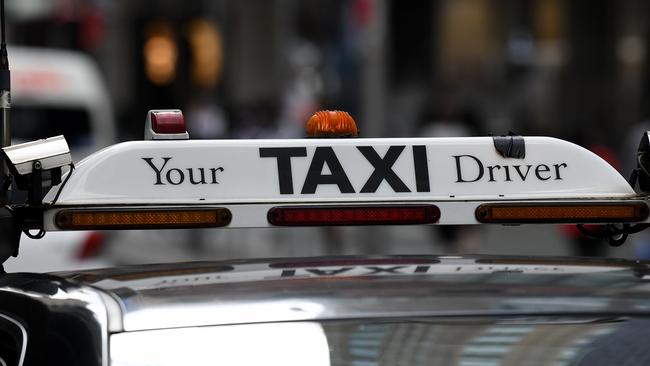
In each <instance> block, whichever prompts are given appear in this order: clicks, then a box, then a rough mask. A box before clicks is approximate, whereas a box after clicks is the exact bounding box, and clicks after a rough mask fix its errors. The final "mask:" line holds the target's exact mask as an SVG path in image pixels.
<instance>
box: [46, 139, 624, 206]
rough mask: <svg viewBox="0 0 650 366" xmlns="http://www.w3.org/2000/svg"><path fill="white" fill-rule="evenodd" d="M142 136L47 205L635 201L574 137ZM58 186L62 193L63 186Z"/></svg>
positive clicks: (96, 161) (106, 156) (100, 156)
mask: <svg viewBox="0 0 650 366" xmlns="http://www.w3.org/2000/svg"><path fill="white" fill-rule="evenodd" d="M523 139H524V143H525V148H526V154H525V157H524V158H507V157H503V156H502V155H501V154H499V153H498V151H497V150H496V149H495V146H494V142H493V139H492V138H490V137H473V138H410V139H356V138H355V139H300V140H200V141H137V142H127V143H122V144H118V145H114V146H112V147H109V148H107V149H104V150H102V151H100V152H98V153H96V154H94V155H91V156H89V157H88V158H87V159H85V160H83V161H82V162H81V163H80V164H78V166H77V168H76V169H75V170H74V172H73V174H72V175H71V176H70V178H69V179H68V180H67V182H66V181H64V184H63V185H61V186H60V187H54V188H53V189H52V190H51V191H50V192H49V194H48V195H47V196H46V198H45V199H44V203H53V201H54V197H55V196H57V194H58V198H57V200H56V206H67V205H122V204H147V205H152V204H153V205H156V204H158V205H164V204H244V203H246V204H251V203H252V204H255V203H278V202H280V203H301V202H397V201H399V202H404V201H445V202H458V201H485V200H516V199H526V200H529V199H589V198H632V197H634V196H635V192H634V190H633V189H632V187H630V185H629V184H628V182H627V181H626V180H625V179H624V178H623V177H622V176H621V175H620V174H619V173H618V172H617V171H616V170H615V169H614V168H612V167H611V166H610V165H609V164H607V163H606V162H605V161H604V160H602V159H601V158H600V157H598V156H597V155H595V154H593V153H592V152H590V151H588V150H586V149H584V148H582V147H580V146H577V145H574V144H572V143H569V142H566V141H562V140H558V139H554V138H548V137H525V138H523ZM59 191H60V192H59Z"/></svg>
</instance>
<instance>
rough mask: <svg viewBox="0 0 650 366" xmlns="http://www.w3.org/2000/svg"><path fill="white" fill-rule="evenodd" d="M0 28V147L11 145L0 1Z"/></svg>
mask: <svg viewBox="0 0 650 366" xmlns="http://www.w3.org/2000/svg"><path fill="white" fill-rule="evenodd" d="M0 27H1V28H2V29H1V31H2V34H1V35H0V36H1V37H2V40H1V42H0V144H2V146H1V147H5V146H9V145H11V127H10V123H9V109H10V108H11V92H10V90H11V81H10V80H11V77H10V73H9V59H8V58H7V43H6V41H5V2H4V0H1V1H0ZM0 174H1V175H0V206H4V205H6V204H7V203H9V197H8V196H9V193H8V192H9V191H8V190H7V189H5V187H4V182H5V180H6V179H8V175H9V170H8V168H7V165H6V163H5V161H4V159H2V161H0Z"/></svg>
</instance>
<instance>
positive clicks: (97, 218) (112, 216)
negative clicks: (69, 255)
mask: <svg viewBox="0 0 650 366" xmlns="http://www.w3.org/2000/svg"><path fill="white" fill-rule="evenodd" d="M231 219H232V214H231V213H230V211H229V210H228V209H225V208H213V209H186V210H183V209H143V210H137V209H132V210H124V209H115V210H109V209H101V210H74V209H70V210H63V211H60V212H58V213H57V214H56V220H55V221H56V225H57V226H58V227H59V228H61V229H63V230H95V229H178V228H204V227H220V226H226V225H228V224H229V223H230V220H231Z"/></svg>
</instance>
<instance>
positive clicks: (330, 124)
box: [307, 111, 359, 137]
mask: <svg viewBox="0 0 650 366" xmlns="http://www.w3.org/2000/svg"><path fill="white" fill-rule="evenodd" d="M358 134H359V131H358V130H357V124H356V122H354V119H353V118H352V116H350V114H349V113H348V112H343V111H320V112H316V113H314V115H313V116H311V118H309V121H307V137H354V136H357V135H358Z"/></svg>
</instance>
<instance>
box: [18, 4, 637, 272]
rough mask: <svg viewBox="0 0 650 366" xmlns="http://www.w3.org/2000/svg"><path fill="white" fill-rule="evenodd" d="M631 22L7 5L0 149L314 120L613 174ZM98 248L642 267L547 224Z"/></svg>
mask: <svg viewBox="0 0 650 366" xmlns="http://www.w3.org/2000/svg"><path fill="white" fill-rule="evenodd" d="M648 14H650V3H648V2H646V1H642V0H626V1H606V0H592V1H578V0H566V1H564V0H422V1H417V2H407V1H398V0H184V1H172V0H156V1H152V0H128V1H127V0H7V18H8V32H9V33H8V40H9V43H10V48H9V55H10V57H13V58H12V59H11V63H10V66H11V69H12V70H15V71H13V73H12V76H13V81H12V82H13V87H14V94H15V98H14V104H15V107H16V108H15V109H16V110H15V114H14V115H13V116H12V118H13V128H14V131H16V133H15V134H14V137H15V138H16V139H21V138H24V139H28V138H37V137H45V135H52V134H53V133H52V132H54V131H62V132H63V133H66V134H67V135H75V141H76V142H75V143H73V145H78V146H79V147H77V148H75V147H73V148H74V149H75V150H77V151H73V153H75V154H76V156H77V157H78V158H81V157H83V156H84V155H85V154H87V152H89V151H92V150H94V149H96V148H97V147H101V146H105V145H107V144H110V143H112V142H114V141H121V140H131V139H141V138H142V129H143V121H144V117H145V114H146V111H147V110H149V109H154V108H180V109H182V110H183V111H184V113H185V116H186V120H187V123H188V130H189V131H190V134H191V136H192V138H262V137H272V138H295V137H302V136H303V126H304V124H305V122H306V121H307V119H308V118H309V116H310V115H311V114H313V113H314V112H315V111H317V110H319V109H328V108H329V109H341V110H346V111H348V112H350V114H352V115H353V116H354V117H355V119H356V121H357V123H358V125H359V127H360V130H361V133H362V136H363V137H405V136H467V135H487V134H489V133H494V134H503V133H507V132H508V131H513V132H515V133H517V134H521V135H550V136H555V137H560V138H564V139H567V140H570V141H573V142H575V143H578V144H580V145H582V146H585V147H587V148H589V149H592V150H593V151H595V152H596V153H598V154H599V155H601V156H602V157H604V158H605V159H606V160H607V161H609V162H610V164H612V165H613V166H614V167H615V168H617V169H619V170H620V171H621V173H622V174H623V175H624V176H625V177H627V176H629V174H630V171H631V169H632V164H633V163H634V152H635V150H636V146H637V144H638V140H639V139H640V136H641V133H642V131H644V130H645V129H650V122H648V121H649V119H648V118H649V115H650V105H649V104H648V103H647V102H646V101H647V100H648V99H649V97H650V95H649V94H650V57H649V51H650V27H649V25H648V17H647V15H648ZM12 47H13V48H12ZM14 50H15V51H14ZM23 67H24V68H25V70H21V68H23ZM58 69H61V71H57V70H58ZM82 69H83V70H86V71H79V70H82ZM75 70H76V71H75ZM77 71H79V75H77ZM66 73H70V75H66ZM81 74H83V75H81ZM79 90H81V92H79ZM68 94H69V95H68ZM52 95H59V97H58V98H59V99H56V98H53V97H52ZM39 118H40V119H39ZM41 120H42V121H41ZM54 120H55V121H65V123H62V124H60V125H57V122H51V121H54ZM17 121H20V122H17ZM45 121H49V122H45ZM52 123H54V124H52ZM16 126H19V127H16ZM19 131H20V132H19ZM58 133H61V132H58ZM41 135H44V136H41ZM77 160H78V159H77ZM49 235H50V234H48V236H49ZM93 235H94V234H93ZM101 236H102V239H101V240H100V239H96V240H95V239H93V240H95V241H96V242H98V243H100V242H101V243H100V244H97V243H94V242H93V243H94V244H92V243H91V244H89V245H88V247H89V249H87V251H89V252H90V253H93V254H97V253H101V256H102V257H103V258H108V260H109V261H110V263H133V262H146V261H152V262H160V261H166V260H178V259H199V258H202V259H212V258H233V257H247V256H252V255H253V256H280V255H316V254H343V253H348V254H349V253H398V252H399V253H427V252H433V253H467V252H472V253H491V254H548V255H573V254H579V255H615V256H621V257H642V258H645V257H650V249H648V248H650V244H647V243H646V242H648V243H650V239H649V238H647V237H648V235H643V234H641V235H637V236H636V237H634V240H630V242H632V243H631V244H630V243H628V245H626V246H625V247H622V248H620V249H612V248H609V247H608V246H607V245H605V244H604V243H601V242H595V241H591V240H587V239H585V238H582V237H580V236H579V235H578V234H577V233H576V232H575V230H573V229H571V228H566V227H554V226H547V227H543V228H540V227H515V228H502V227H489V228H468V227H454V228H450V229H444V230H440V229H435V228H428V227H406V228H405V227H401V228H386V227H381V228H373V229H367V228H333V229H327V230H325V229H302V230H290V231H286V230H273V231H271V230H246V231H239V230H234V231H228V232H221V231H217V230H215V231H205V232H204V231H195V232H191V233H188V232H174V233H173V234H169V233H166V234H159V233H148V234H144V233H137V232H132V233H127V234H107V233H102V234H101ZM116 236H119V239H117V238H116ZM88 237H90V236H87V237H85V238H84V239H83V240H82V241H83V242H84V243H86V242H87V241H88V240H87V239H88ZM125 238H128V240H126V239H125ZM127 242H128V244H127ZM107 243H108V244H107ZM85 245H86V244H84V248H86V246H85ZM125 245H126V246H127V247H128V250H127V249H123V248H122V247H124V246H125ZM23 248H25V245H24V246H23ZM151 248H156V249H155V250H152V249H151ZM24 250H28V249H24ZM83 250H86V249H83Z"/></svg>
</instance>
